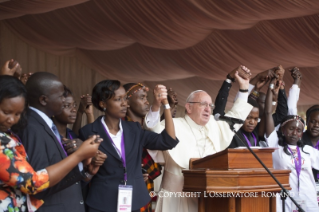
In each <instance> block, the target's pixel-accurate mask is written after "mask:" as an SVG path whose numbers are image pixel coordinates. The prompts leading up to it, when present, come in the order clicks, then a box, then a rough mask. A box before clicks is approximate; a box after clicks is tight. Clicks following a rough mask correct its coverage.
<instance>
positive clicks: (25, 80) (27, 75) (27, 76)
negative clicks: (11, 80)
mask: <svg viewBox="0 0 319 212" xmlns="http://www.w3.org/2000/svg"><path fill="white" fill-rule="evenodd" d="M31 75H32V73H28V74H21V77H20V81H21V82H22V83H23V84H24V85H25V84H27V81H28V79H29V78H30V77H31Z"/></svg>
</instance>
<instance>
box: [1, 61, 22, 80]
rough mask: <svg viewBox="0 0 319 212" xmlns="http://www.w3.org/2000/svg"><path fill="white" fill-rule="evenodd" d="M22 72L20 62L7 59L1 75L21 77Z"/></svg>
mask: <svg viewBox="0 0 319 212" xmlns="http://www.w3.org/2000/svg"><path fill="white" fill-rule="evenodd" d="M21 73H22V68H21V66H20V64H19V63H18V62H17V61H15V60H13V59H11V60H8V61H6V62H5V64H4V65H3V66H2V68H1V73H0V75H10V76H14V77H17V78H18V79H20V77H21Z"/></svg>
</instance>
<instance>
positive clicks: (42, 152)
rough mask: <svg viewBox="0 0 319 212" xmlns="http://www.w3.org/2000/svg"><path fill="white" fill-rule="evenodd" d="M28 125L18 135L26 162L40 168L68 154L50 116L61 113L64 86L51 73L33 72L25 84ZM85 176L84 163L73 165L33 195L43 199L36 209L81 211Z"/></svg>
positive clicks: (82, 210) (43, 210)
mask: <svg viewBox="0 0 319 212" xmlns="http://www.w3.org/2000/svg"><path fill="white" fill-rule="evenodd" d="M26 88H27V91H28V97H27V98H28V103H29V106H30V107H29V109H28V111H27V118H28V126H27V127H26V128H25V129H23V130H22V132H21V133H20V134H19V135H20V138H21V140H22V142H23V145H24V146H25V148H26V151H27V154H28V156H29V163H30V164H31V165H32V167H33V168H34V169H35V170H40V169H43V168H45V167H48V166H50V165H52V164H55V163H57V162H59V161H61V160H62V159H63V158H65V157H67V154H66V151H65V150H64V148H63V147H62V143H61V140H60V137H59V134H58V132H57V129H56V128H55V125H54V124H53V122H52V120H51V119H50V117H52V116H54V115H58V114H60V113H61V112H62V108H63V104H64V100H65V98H64V96H63V94H64V86H63V84H62V83H61V82H60V81H59V79H58V78H57V77H56V76H55V75H53V74H50V73H46V72H38V73H35V74H33V75H32V76H31V77H30V78H29V80H28V82H27V84H26ZM84 176H85V172H84V171H83V164H82V163H80V164H79V165H78V167H75V168H74V169H73V170H72V171H71V172H70V173H69V174H68V175H67V176H66V177H65V178H64V179H63V180H62V181H61V182H59V183H58V184H57V185H55V186H53V187H51V188H49V189H47V190H45V191H44V192H41V193H39V194H37V195H35V197H36V198H38V199H42V200H44V204H43V206H41V207H40V208H39V210H38V211H39V212H51V211H52V212H70V211H74V212H84V201H83V199H82V193H81V185H80V183H78V181H80V180H81V179H82V178H83V177H84Z"/></svg>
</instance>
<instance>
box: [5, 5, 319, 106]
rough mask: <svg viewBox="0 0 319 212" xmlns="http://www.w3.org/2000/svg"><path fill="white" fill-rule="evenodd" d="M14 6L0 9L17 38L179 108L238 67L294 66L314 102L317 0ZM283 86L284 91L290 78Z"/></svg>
mask: <svg viewBox="0 0 319 212" xmlns="http://www.w3.org/2000/svg"><path fill="white" fill-rule="evenodd" d="M29 1H30V2H33V3H34V4H39V5H41V2H37V1H31V0H28V1H27V2H29ZM12 2H15V3H17V4H18V6H16V7H14V6H13V5H11V6H8V5H7V4H9V2H6V3H3V4H0V14H1V13H2V11H12V13H13V14H12V15H11V16H9V15H8V14H7V15H0V20H1V19H2V20H3V24H4V25H5V28H6V29H7V28H8V29H9V30H11V31H12V32H13V33H14V34H15V35H16V36H17V37H18V38H19V39H21V40H23V41H25V42H26V43H28V44H29V45H31V46H34V47H35V48H37V49H40V50H42V51H45V52H48V53H52V54H54V55H58V56H57V57H59V58H64V57H66V58H67V57H74V58H76V59H75V60H77V61H81V64H85V65H86V66H87V67H90V68H89V69H90V70H94V71H96V72H98V73H99V74H101V75H103V76H105V77H108V78H113V79H114V78H115V79H119V80H121V81H123V82H130V81H131V82H137V81H141V82H145V83H146V84H148V85H152V86H153V85H155V84H156V83H163V84H165V85H167V86H169V87H172V88H174V89H175V90H176V91H177V92H178V94H179V99H180V104H181V105H183V104H184V103H185V99H186V97H187V95H188V94H189V93H190V91H192V90H196V89H203V90H206V91H208V92H209V93H211V94H212V97H213V99H214V98H215V96H216V94H217V92H218V89H219V87H220V85H221V83H222V80H223V79H224V78H225V76H226V75H227V73H228V72H229V71H231V70H232V69H233V68H234V67H236V66H238V65H240V64H243V65H246V66H247V67H249V68H250V69H251V70H252V72H253V73H258V72H260V71H263V70H266V69H268V68H271V67H274V66H276V65H278V64H281V65H283V66H284V67H285V68H289V67H292V66H299V67H301V71H302V73H303V75H304V77H303V82H302V89H301V97H300V101H299V104H300V105H301V106H302V105H311V104H315V103H318V102H319V97H318V95H317V92H318V91H319V90H318V86H319V85H318V83H317V82H316V79H317V75H318V71H319V60H318V56H319V51H318V49H319V47H318V43H319V33H318V32H319V16H318V14H319V1H317V0H303V1H277V0H258V1H257V0H251V1H236V0H229V1H220V0H211V1H195V0H189V1H179V0H158V1H149V0H141V1H137V0H136V1H135V0H133V1H127V0H116V1H115V0H114V1H113V0H111V1H101V0H91V1H87V2H84V1H80V0H79V1H76V0H73V1H66V2H69V3H66V2H65V3H64V1H58V0H56V1H53V0H51V1H49V2H50V3H48V4H42V6H41V7H39V8H40V9H35V6H34V8H33V9H32V7H30V5H24V4H23V3H21V4H19V3H18V2H16V1H14V0H13V1H12ZM82 2H84V3H82ZM71 5H74V6H71ZM5 6H6V7H5ZM60 7H65V8H63V9H57V8H60ZM13 9H16V10H13ZM47 11H50V12H47ZM44 12H46V13H44ZM40 13H41V14H40ZM22 14H30V15H25V16H21V15H22ZM14 17H16V18H14ZM9 18H11V19H9ZM29 58H30V57H29ZM39 59H41V58H38V60H39ZM32 60H33V58H32ZM67 71H69V70H67ZM95 74H97V73H95ZM285 80H286V85H287V91H288V89H289V87H290V86H291V83H292V79H291V77H290V76H289V73H287V74H286V77H285ZM92 84H94V83H92ZM85 86H86V85H85ZM236 86H237V85H235V86H234V87H235V88H236ZM235 93H236V90H235V89H234V88H233V89H232V91H231V95H230V97H231V98H230V100H229V101H230V102H231V101H232V97H234V96H235ZM303 108H304V107H303Z"/></svg>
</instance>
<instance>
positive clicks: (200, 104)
mask: <svg viewBox="0 0 319 212" xmlns="http://www.w3.org/2000/svg"><path fill="white" fill-rule="evenodd" d="M188 103H198V104H199V106H200V107H209V108H211V109H213V108H214V107H215V105H214V104H213V103H211V104H209V103H207V102H188Z"/></svg>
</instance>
